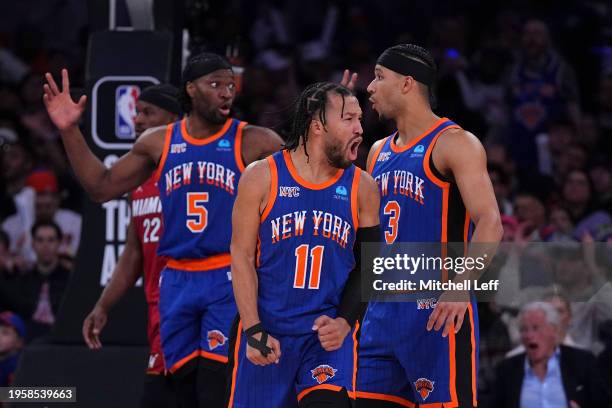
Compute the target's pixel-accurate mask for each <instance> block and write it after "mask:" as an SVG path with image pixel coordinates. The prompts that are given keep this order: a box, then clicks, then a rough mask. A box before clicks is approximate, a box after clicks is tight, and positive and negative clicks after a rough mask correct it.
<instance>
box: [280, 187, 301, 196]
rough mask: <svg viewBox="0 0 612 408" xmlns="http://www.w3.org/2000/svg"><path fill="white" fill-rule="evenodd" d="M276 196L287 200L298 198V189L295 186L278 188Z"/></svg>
mask: <svg viewBox="0 0 612 408" xmlns="http://www.w3.org/2000/svg"><path fill="white" fill-rule="evenodd" d="M278 196H279V197H287V198H293V197H299V196H300V188H299V187H297V186H280V187H279V191H278Z"/></svg>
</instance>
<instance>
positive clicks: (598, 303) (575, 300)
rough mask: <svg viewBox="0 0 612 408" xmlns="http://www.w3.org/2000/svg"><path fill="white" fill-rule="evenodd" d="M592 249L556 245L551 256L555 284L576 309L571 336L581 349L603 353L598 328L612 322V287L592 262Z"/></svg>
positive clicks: (590, 246)
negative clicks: (604, 323) (607, 321)
mask: <svg viewBox="0 0 612 408" xmlns="http://www.w3.org/2000/svg"><path fill="white" fill-rule="evenodd" d="M592 249H594V248H593V246H592V244H591V245H589V244H583V245H580V244H579V243H569V242H568V243H562V244H556V246H555V247H554V248H553V250H552V252H551V256H552V259H553V260H554V279H555V284H556V285H558V291H559V292H560V293H562V294H563V295H564V296H565V297H566V298H567V299H569V301H570V303H571V305H572V315H573V317H574V318H573V319H572V322H571V324H570V328H569V334H570V335H571V336H572V338H573V339H574V341H575V342H576V343H577V344H578V345H579V346H580V347H582V348H585V349H589V350H591V351H594V352H595V353H597V352H599V351H601V349H602V344H601V343H600V342H599V341H598V338H597V330H598V327H599V325H600V324H601V323H602V322H604V321H606V320H611V319H612V284H611V283H610V282H608V281H606V279H605V277H604V276H601V274H600V272H599V271H598V270H596V269H595V268H596V267H597V265H594V262H595V260H594V259H589V251H590V250H592Z"/></svg>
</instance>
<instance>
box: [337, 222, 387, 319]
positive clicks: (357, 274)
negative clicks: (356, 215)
mask: <svg viewBox="0 0 612 408" xmlns="http://www.w3.org/2000/svg"><path fill="white" fill-rule="evenodd" d="M364 242H380V225H375V226H373V227H366V228H359V229H358V230H357V237H356V239H355V246H354V247H353V253H354V254H355V267H354V268H353V270H352V271H351V273H350V274H349V277H348V280H347V282H346V285H345V286H344V291H342V299H341V300H340V306H339V307H338V317H342V318H344V319H345V320H346V321H347V322H348V324H349V325H350V326H351V327H353V326H354V325H355V322H356V321H357V320H358V319H359V318H360V317H361V316H362V315H363V312H365V309H366V307H367V305H368V303H367V302H362V301H361V244H362V243H364ZM364 261H366V264H370V262H367V260H364Z"/></svg>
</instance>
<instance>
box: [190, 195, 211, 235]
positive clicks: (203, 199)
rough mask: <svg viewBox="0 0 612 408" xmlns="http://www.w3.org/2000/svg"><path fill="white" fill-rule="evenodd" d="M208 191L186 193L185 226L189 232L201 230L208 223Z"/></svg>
mask: <svg viewBox="0 0 612 408" xmlns="http://www.w3.org/2000/svg"><path fill="white" fill-rule="evenodd" d="M207 202H208V193H187V217H193V218H188V219H187V228H189V231H191V232H202V231H204V229H205V228H206V225H208V210H207V209H206V207H204V203H207Z"/></svg>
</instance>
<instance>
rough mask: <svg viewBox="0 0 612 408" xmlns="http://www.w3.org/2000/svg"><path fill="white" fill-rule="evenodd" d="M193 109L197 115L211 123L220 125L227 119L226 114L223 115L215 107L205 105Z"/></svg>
mask: <svg viewBox="0 0 612 408" xmlns="http://www.w3.org/2000/svg"><path fill="white" fill-rule="evenodd" d="M195 111H196V113H197V114H198V116H199V117H201V118H202V119H204V120H205V121H206V122H208V123H210V124H212V125H222V124H224V123H225V121H226V120H227V116H225V115H223V114H222V113H221V112H219V110H218V109H217V108H208V107H206V106H202V107H200V106H196V107H195Z"/></svg>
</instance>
